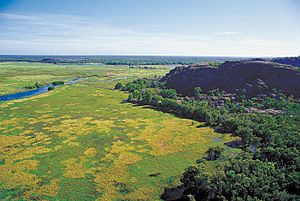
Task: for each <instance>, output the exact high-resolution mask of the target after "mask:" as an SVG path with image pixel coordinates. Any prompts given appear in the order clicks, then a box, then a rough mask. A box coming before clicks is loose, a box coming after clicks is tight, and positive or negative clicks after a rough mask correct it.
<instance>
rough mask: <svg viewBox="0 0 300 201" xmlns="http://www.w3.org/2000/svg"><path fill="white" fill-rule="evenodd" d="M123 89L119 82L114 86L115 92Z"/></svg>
mask: <svg viewBox="0 0 300 201" xmlns="http://www.w3.org/2000/svg"><path fill="white" fill-rule="evenodd" d="M123 88H124V86H123V84H122V83H120V82H118V83H117V84H116V86H115V89H116V90H122V89H123Z"/></svg>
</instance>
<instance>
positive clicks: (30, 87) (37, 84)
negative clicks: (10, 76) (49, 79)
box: [24, 82, 46, 89]
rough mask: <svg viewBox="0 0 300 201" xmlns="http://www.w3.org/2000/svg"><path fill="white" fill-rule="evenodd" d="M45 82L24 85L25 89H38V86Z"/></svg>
mask: <svg viewBox="0 0 300 201" xmlns="http://www.w3.org/2000/svg"><path fill="white" fill-rule="evenodd" d="M45 84H46V83H40V82H36V83H35V84H34V85H30V86H25V87H24V88H25V89H36V88H37V89H38V88H40V87H42V86H43V85H45Z"/></svg>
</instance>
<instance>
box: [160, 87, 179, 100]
mask: <svg viewBox="0 0 300 201" xmlns="http://www.w3.org/2000/svg"><path fill="white" fill-rule="evenodd" d="M159 94H160V95H161V96H162V97H163V98H172V99H176V98H177V92H176V90H174V89H163V90H161V91H160V93H159Z"/></svg>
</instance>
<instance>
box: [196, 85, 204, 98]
mask: <svg viewBox="0 0 300 201" xmlns="http://www.w3.org/2000/svg"><path fill="white" fill-rule="evenodd" d="M202 93H203V91H202V89H201V87H195V88H194V96H195V97H200V96H201V95H202Z"/></svg>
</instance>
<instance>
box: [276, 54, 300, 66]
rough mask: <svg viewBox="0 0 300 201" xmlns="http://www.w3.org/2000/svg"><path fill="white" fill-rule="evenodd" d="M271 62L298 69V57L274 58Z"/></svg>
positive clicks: (299, 57) (299, 61)
mask: <svg viewBox="0 0 300 201" xmlns="http://www.w3.org/2000/svg"><path fill="white" fill-rule="evenodd" d="M271 61H273V62H277V63H281V64H287V65H291V66H295V67H300V56H298V57H279V58H274V59H272V60H271Z"/></svg>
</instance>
